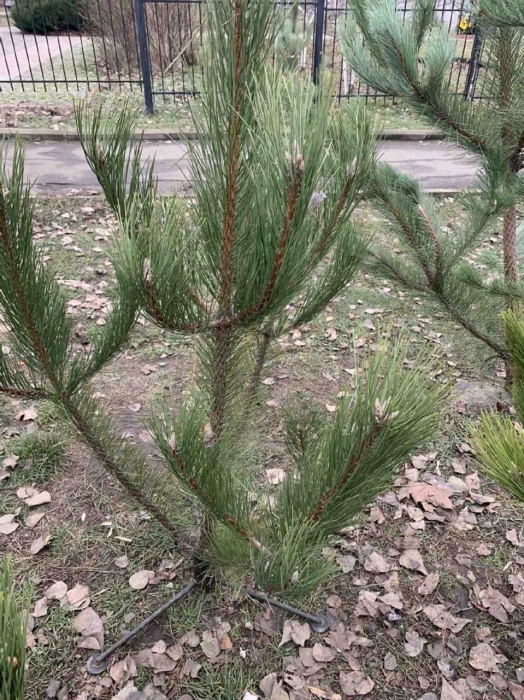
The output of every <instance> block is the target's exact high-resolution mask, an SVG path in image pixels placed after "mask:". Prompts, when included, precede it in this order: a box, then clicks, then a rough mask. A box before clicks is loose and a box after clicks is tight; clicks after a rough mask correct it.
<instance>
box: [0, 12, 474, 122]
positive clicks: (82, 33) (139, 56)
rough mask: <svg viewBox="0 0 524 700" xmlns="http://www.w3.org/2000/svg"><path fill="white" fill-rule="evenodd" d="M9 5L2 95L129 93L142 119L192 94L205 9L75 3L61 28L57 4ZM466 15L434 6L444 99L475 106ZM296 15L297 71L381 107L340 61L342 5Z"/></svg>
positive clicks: (0, 67) (1, 39)
mask: <svg viewBox="0 0 524 700" xmlns="http://www.w3.org/2000/svg"><path fill="white" fill-rule="evenodd" d="M14 1H15V2H18V3H20V7H22V5H23V7H24V8H25V9H26V13H25V18H26V19H25V25H24V31H20V30H19V29H18V28H17V27H16V26H15V24H14V21H13V20H14V18H16V9H15V11H14V13H13V11H12V12H11V13H9V12H6V16H5V20H4V26H2V25H1V24H0V44H1V45H0V88H1V89H2V90H3V91H6V90H13V91H23V92H27V91H33V92H55V93H60V92H63V91H68V92H75V93H77V94H86V93H87V92H90V91H93V90H99V91H107V90H115V89H116V90H120V91H124V90H125V91H128V90H136V91H142V92H143V94H144V98H145V102H146V106H147V108H148V110H149V111H152V109H153V102H154V101H155V99H156V101H158V100H162V101H164V102H168V101H172V100H173V98H180V97H187V96H190V95H194V94H195V93H196V92H198V85H199V75H200V71H199V56H200V49H201V46H202V42H203V40H204V37H205V0H87V1H86V0H79V7H80V8H81V9H80V10H79V18H77V19H78V21H73V20H71V18H70V17H66V18H65V20H64V18H63V17H62V16H61V15H60V4H61V0H53V2H51V3H50V2H49V0H14ZM0 2H1V0H0ZM283 3H284V0H277V4H283ZM287 4H289V3H287ZM468 5H469V0H435V10H434V11H435V14H436V16H437V17H438V18H439V19H440V20H441V21H442V22H444V24H445V25H446V26H447V27H448V28H449V31H450V33H451V34H452V35H453V36H454V37H456V47H457V48H456V54H455V60H454V62H453V65H452V67H451V71H450V75H449V86H450V89H452V90H453V91H454V92H456V93H458V94H462V95H464V96H465V97H467V98H469V99H478V98H480V97H482V85H481V83H482V80H479V76H480V75H481V73H482V66H483V64H484V63H485V61H486V60H487V57H483V55H482V51H483V47H482V40H481V37H480V35H479V34H476V33H475V32H474V31H469V27H468V26H467V17H468ZM49 8H51V9H49ZM27 10H29V11H28V12H27ZM397 10H398V11H399V12H401V13H402V14H403V16H404V17H405V18H407V17H409V16H410V13H411V12H412V1H411V0H398V2H397ZM46 12H47V15H45V13H46ZM298 12H299V15H298V17H299V21H300V26H301V27H302V30H303V34H304V39H305V41H304V48H303V50H302V52H301V55H300V65H299V67H300V69H301V70H303V71H307V72H309V73H311V75H312V76H313V77H315V76H316V75H317V73H318V70H319V67H320V65H321V63H323V64H324V65H325V66H326V67H327V68H328V69H329V70H331V71H333V73H334V75H335V78H336V85H337V91H336V92H337V97H338V98H339V99H343V98H347V97H354V96H360V97H362V98H363V99H365V100H378V99H382V98H383V96H381V95H379V94H377V93H376V92H374V91H372V90H371V89H370V88H369V87H368V86H366V85H364V84H362V83H361V82H360V81H359V79H358V77H357V76H356V75H355V74H354V72H353V71H352V70H351V66H349V65H347V62H346V61H345V59H344V57H343V55H342V51H341V45H340V29H341V25H342V23H343V22H345V21H346V19H348V20H349V21H351V16H350V15H349V16H348V10H347V7H346V0H300V3H299V8H298ZM42 13H44V15H45V17H46V18H47V19H46V20H45V22H44V23H43V24H42V22H41V16H42ZM17 23H18V24H19V25H20V21H19V20H18V19H17ZM461 24H462V30H461V28H460V26H461ZM57 26H60V30H59V31H55V29H56V27H57ZM464 30H465V31H464Z"/></svg>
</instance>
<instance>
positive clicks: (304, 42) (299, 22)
mask: <svg viewBox="0 0 524 700" xmlns="http://www.w3.org/2000/svg"><path fill="white" fill-rule="evenodd" d="M312 31H313V26H312V22H311V21H310V20H309V19H308V18H307V17H306V16H305V14H304V17H301V8H300V0H294V2H293V4H292V6H291V9H290V10H289V13H288V16H287V17H286V18H285V20H284V21H283V22H282V26H281V27H280V29H279V31H278V33H277V37H276V40H275V57H276V59H277V63H278V65H279V66H280V67H281V68H282V70H283V71H286V72H288V71H296V70H298V69H299V68H301V67H302V66H301V61H302V54H303V52H304V50H305V49H306V47H307V46H308V44H309V41H310V39H311V34H312Z"/></svg>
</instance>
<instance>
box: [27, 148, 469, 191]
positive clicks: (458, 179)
mask: <svg viewBox="0 0 524 700" xmlns="http://www.w3.org/2000/svg"><path fill="white" fill-rule="evenodd" d="M25 148H26V175H27V177H28V178H29V179H30V180H32V181H36V182H35V190H36V191H38V192H41V193H49V194H59V193H64V194H65V193H71V190H76V191H77V192H78V193H95V192H99V191H100V188H99V186H98V183H97V181H96V179H95V177H94V175H93V174H92V172H91V170H90V169H89V167H88V165H87V163H86V161H85V158H84V154H83V152H82V148H81V146H80V144H79V143H78V142H47V143H42V142H31V141H29V142H26V144H25ZM144 155H145V156H146V157H147V156H155V159H156V160H155V169H156V173H157V175H158V178H159V183H160V190H161V192H163V193H168V192H172V191H173V190H179V189H184V188H187V186H188V178H189V163H188V159H187V151H186V146H185V145H183V144H182V143H180V142H174V141H168V142H164V141H160V142H158V141H157V142H154V143H153V142H152V143H146V144H145V146H144ZM381 157H382V158H383V159H384V160H385V161H387V162H388V163H391V165H393V166H395V167H397V168H398V169H399V170H402V171H404V172H406V173H409V174H410V175H413V176H414V177H417V178H418V179H419V180H420V181H421V183H422V184H423V185H424V187H425V188H426V189H428V190H430V191H434V192H447V191H450V192H453V191H460V190H463V189H466V188H469V187H472V186H473V185H474V184H475V170H476V167H475V162H474V160H473V159H472V157H471V156H469V155H467V154H465V153H464V152H462V151H460V150H459V149H458V148H455V147H450V146H448V145H447V144H445V143H442V142H439V141H425V142H401V141H391V142H383V144H382V145H381Z"/></svg>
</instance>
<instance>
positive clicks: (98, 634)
mask: <svg viewBox="0 0 524 700" xmlns="http://www.w3.org/2000/svg"><path fill="white" fill-rule="evenodd" d="M73 627H74V628H75V630H76V631H77V632H78V633H79V634H80V635H82V637H90V638H93V639H96V641H97V642H98V644H99V649H101V648H102V647H103V646H104V625H103V622H102V620H101V618H100V616H99V615H98V613H96V612H95V611H94V610H93V608H85V610H82V612H80V613H78V615H77V616H76V617H75V619H74V620H73ZM135 670H136V669H135Z"/></svg>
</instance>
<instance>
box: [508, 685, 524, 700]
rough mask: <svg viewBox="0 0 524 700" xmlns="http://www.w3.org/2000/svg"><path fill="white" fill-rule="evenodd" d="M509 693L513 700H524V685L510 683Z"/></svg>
mask: <svg viewBox="0 0 524 700" xmlns="http://www.w3.org/2000/svg"><path fill="white" fill-rule="evenodd" d="M509 691H510V693H511V695H512V696H513V700H524V685H519V684H518V683H514V682H513V681H510V682H509Z"/></svg>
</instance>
